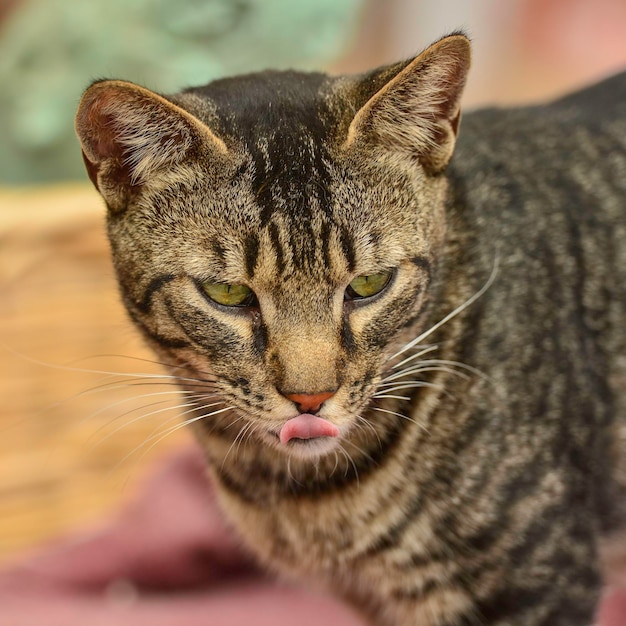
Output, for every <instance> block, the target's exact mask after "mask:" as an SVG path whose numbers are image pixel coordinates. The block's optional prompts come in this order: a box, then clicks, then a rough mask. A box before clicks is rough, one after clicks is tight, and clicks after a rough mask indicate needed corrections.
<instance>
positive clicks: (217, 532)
mask: <svg viewBox="0 0 626 626" xmlns="http://www.w3.org/2000/svg"><path fill="white" fill-rule="evenodd" d="M599 616H600V625H601V626H624V625H625V624H626V592H618V591H613V592H610V593H607V597H606V599H605V601H604V602H603V604H602V606H601V610H600V613H599ZM0 624H7V625H10V626H44V625H45V626H86V625H89V626H112V625H115V626H148V625H149V626H209V625H210V626H248V625H250V624H254V625H255V626H270V625H271V626H293V625H294V624H298V626H329V625H333V626H364V625H365V622H364V620H363V619H362V618H360V617H359V616H358V615H356V614H355V612H354V611H352V610H351V609H350V608H348V607H346V606H344V605H343V604H341V603H340V602H338V601H337V600H334V599H332V598H329V597H327V596H325V595H323V594H321V593H320V592H316V591H314V590H308V589H305V588H303V587H295V586H288V585H285V584H279V583H277V582H275V581H274V580H272V579H271V578H270V577H268V576H266V575H264V574H262V573H261V572H260V571H259V570H258V569H257V568H256V567H255V565H254V562H253V560H252V559H251V558H250V557H249V556H248V555H247V554H246V553H245V551H244V550H243V549H242V548H241V546H240V544H239V542H238V540H237V539H236V538H235V534H234V533H232V532H231V531H229V529H228V527H227V525H226V524H225V522H224V521H223V518H222V517H221V516H220V514H219V512H218V510H217V509H216V507H215V505H214V499H213V490H212V487H211V485H210V483H209V481H208V480H207V479H206V477H205V473H204V468H203V461H202V458H201V455H200V453H199V452H198V450H196V449H195V448H194V449H188V450H185V451H183V452H182V453H181V454H180V455H178V456H177V457H175V458H174V459H173V460H172V461H171V462H169V463H168V464H166V465H165V467H163V468H162V469H161V471H159V472H158V473H157V475H156V476H154V477H153V479H152V480H151V481H150V482H149V483H148V484H147V485H146V487H145V488H144V490H143V491H142V492H141V494H140V495H139V497H138V499H136V500H135V501H134V502H133V503H132V504H131V505H130V506H129V507H127V508H126V509H125V510H124V511H123V512H122V514H121V515H120V516H119V517H118V518H117V519H116V520H114V521H113V522H112V523H110V524H109V525H108V526H106V527H105V528H103V529H102V530H101V531H99V532H97V533H93V534H91V535H86V536H82V537H79V538H73V539H72V540H71V541H66V542H64V543H62V544H60V545H57V546H55V547H52V548H49V549H48V550H46V551H44V552H42V553H40V554H39V555H36V556H34V557H31V558H29V559H26V560H24V561H22V562H20V563H18V564H15V565H12V566H10V567H8V568H7V569H5V570H4V571H3V572H0Z"/></svg>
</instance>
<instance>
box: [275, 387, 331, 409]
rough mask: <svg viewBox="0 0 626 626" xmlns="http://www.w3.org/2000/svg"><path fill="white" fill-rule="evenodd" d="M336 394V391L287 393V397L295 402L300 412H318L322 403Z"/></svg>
mask: <svg viewBox="0 0 626 626" xmlns="http://www.w3.org/2000/svg"><path fill="white" fill-rule="evenodd" d="M334 395H335V392H334V391H327V392H324V393H286V394H285V398H289V399H290V400H292V401H293V402H295V403H296V405H297V406H298V410H299V411H300V413H317V411H319V410H320V407H321V406H322V404H323V403H324V402H326V400H328V399H329V398H332V397H333V396H334Z"/></svg>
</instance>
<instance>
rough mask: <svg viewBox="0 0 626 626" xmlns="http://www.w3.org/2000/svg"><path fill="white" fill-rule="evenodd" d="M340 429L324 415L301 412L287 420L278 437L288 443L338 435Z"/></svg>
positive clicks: (282, 442) (283, 442)
mask: <svg viewBox="0 0 626 626" xmlns="http://www.w3.org/2000/svg"><path fill="white" fill-rule="evenodd" d="M338 436H339V429H338V428H337V426H335V425H334V424H332V423H331V422H329V421H328V420H327V419H324V418H323V417H318V416H317V415H311V414H310V413H301V414H300V415H297V416H296V417H292V418H291V419H290V420H287V421H286V422H285V423H284V424H283V427H282V428H281V429H280V432H279V434H278V438H279V440H280V443H281V444H283V445H287V444H288V443H289V442H292V441H298V440H300V441H307V440H310V439H319V438H320V437H338Z"/></svg>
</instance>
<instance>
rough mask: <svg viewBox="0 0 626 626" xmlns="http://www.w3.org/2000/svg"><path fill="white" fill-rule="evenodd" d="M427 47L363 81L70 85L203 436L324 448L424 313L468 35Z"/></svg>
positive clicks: (352, 420)
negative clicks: (185, 87) (180, 89)
mask: <svg viewBox="0 0 626 626" xmlns="http://www.w3.org/2000/svg"><path fill="white" fill-rule="evenodd" d="M438 46H439V48H438V49H436V50H435V49H434V48H431V49H430V50H429V51H427V52H426V53H424V54H423V55H422V56H421V57H419V58H418V59H416V60H414V61H413V62H412V63H409V64H407V63H405V64H401V65H399V66H396V67H394V68H387V69H385V70H381V71H378V72H377V73H373V74H371V75H368V76H367V77H362V78H360V79H351V80H346V79H340V80H332V79H328V78H326V77H321V76H319V75H302V74H291V73H289V74H265V75H258V76H252V77H245V78H241V79H233V80H232V81H219V82H218V83H215V84H214V85H215V86H212V85H209V86H208V87H206V88H203V89H201V90H190V91H189V92H187V93H185V94H180V95H178V96H175V97H172V98H170V100H165V99H163V98H161V97H159V96H156V95H155V94H152V93H151V92H148V91H147V90H144V89H142V88H139V87H136V86H134V85H130V84H128V83H120V82H104V83H98V84H96V85H94V86H93V87H92V88H91V89H90V90H88V92H87V93H86V95H85V97H84V99H83V103H82V105H81V110H79V114H78V118H77V129H78V132H79V136H80V137H81V140H82V143H83V150H84V153H85V160H86V164H87V169H88V171H89V173H90V176H91V178H92V180H93V181H94V183H95V184H96V186H97V187H98V189H99V190H100V192H101V193H102V194H103V196H104V197H105V199H106V200H107V203H108V205H109V209H110V211H109V236H110V239H111V244H112V249H113V256H114V261H115V265H116V269H117V272H118V277H119V280H120V285H121V288H122V293H123V295H124V300H125V303H126V305H127V307H128V309H129V312H130V313H131V316H132V317H133V319H134V320H135V321H136V323H137V324H138V325H139V327H140V328H141V329H142V330H143V332H144V333H145V334H146V336H147V337H148V338H149V339H150V340H151V342H152V343H153V345H154V346H155V348H156V349H157V350H158V351H159V352H160V354H161V357H162V359H163V361H164V362H166V363H168V364H170V365H171V366H172V369H173V371H174V372H175V373H177V374H178V375H179V376H180V380H181V385H182V386H183V387H184V388H185V389H186V390H187V391H188V392H189V393H191V394H193V396H194V398H195V401H196V403H197V404H198V407H199V408H198V415H201V414H206V416H207V417H206V418H205V419H204V420H202V421H203V422H205V424H204V426H205V427H206V429H207V430H208V431H210V432H212V433H213V434H214V435H215V436H216V437H222V438H224V439H225V440H226V441H229V440H230V441H231V442H233V441H236V439H237V437H238V436H241V433H245V437H246V439H247V441H248V443H250V442H252V444H253V445H258V446H261V447H263V448H267V449H271V450H276V451H278V453H279V454H286V455H295V456H300V457H305V458H308V457H316V456H320V455H324V454H327V453H328V452H330V451H332V450H333V449H335V447H336V446H338V445H342V442H343V441H345V440H346V439H349V438H350V437H351V436H352V434H353V433H354V431H355V430H356V429H359V428H361V429H362V425H360V420H361V415H362V414H363V413H364V411H365V410H366V408H367V406H368V405H369V403H370V402H371V400H372V397H373V395H374V393H375V391H376V389H377V387H376V385H377V383H378V382H379V381H380V378H381V375H382V373H383V372H384V370H385V368H386V367H387V366H388V365H389V363H388V359H389V357H390V356H391V355H392V354H393V352H394V351H395V350H396V349H397V348H398V347H399V346H400V345H401V344H402V343H403V342H404V341H407V340H408V339H410V337H411V336H410V334H409V335H408V336H407V334H408V333H411V332H415V329H416V328H419V327H420V322H421V321H422V320H421V319H420V314H421V313H422V312H423V311H424V307H425V305H426V303H427V300H428V293H429V292H428V287H429V282H430V279H431V273H432V271H433V270H434V267H435V265H436V261H437V257H438V254H439V251H440V247H441V245H442V242H443V238H444V234H445V222H444V200H445V179H444V178H443V177H442V176H441V175H440V171H441V169H442V167H443V166H445V163H446V162H447V160H448V159H449V157H450V154H451V150H452V145H453V141H454V136H455V134H456V129H457V124H458V97H459V94H460V88H461V87H460V85H461V84H462V82H463V78H464V75H465V68H466V65H467V43H466V40H465V39H464V38H460V37H459V38H453V39H448V40H443V42H440V44H438ZM418 79H419V80H418ZM294 84H295V85H297V86H298V89H295V90H294V89H293V85H294ZM435 87H438V90H439V92H438V94H436V96H437V97H433V90H434V88H435ZM231 93H232V94H233V95H232V96H230V95H229V94H231ZM242 94H243V95H242ZM442 94H445V95H446V100H445V102H442V97H443V96H442ZM242 101H243V103H242ZM355 110H356V111H357V113H356V114H355V113H354V111H355Z"/></svg>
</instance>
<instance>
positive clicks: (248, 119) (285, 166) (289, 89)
mask: <svg viewBox="0 0 626 626" xmlns="http://www.w3.org/2000/svg"><path fill="white" fill-rule="evenodd" d="M327 80H328V78H327V77H326V76H325V75H323V74H317V73H302V72H261V73H258V74H250V75H246V76H238V77H234V78H228V79H222V80H218V81H214V82H213V83H210V84H209V85H206V86H205V87H201V88H195V89H191V90H189V92H190V93H195V94H197V95H200V96H201V97H205V98H209V99H210V100H211V102H213V104H214V105H215V107H216V111H215V113H216V115H217V118H218V119H217V125H218V128H217V129H216V130H217V132H218V134H222V135H224V136H226V137H232V138H233V139H235V140H237V141H240V142H241V143H243V145H244V147H245V149H246V151H247V152H248V153H249V154H250V156H251V160H252V163H251V168H252V172H251V174H252V192H253V193H254V195H255V198H256V201H257V203H258V205H259V207H260V209H261V214H260V218H261V225H262V226H264V225H266V224H268V223H269V222H270V220H271V218H272V215H273V214H274V213H275V212H276V211H285V212H287V213H288V214H293V215H297V214H298V213H300V214H302V215H303V216H304V215H306V214H307V213H308V212H310V210H311V207H312V206H313V205H315V204H319V205H320V207H321V208H322V210H330V202H331V199H330V196H329V187H330V185H329V173H328V167H327V163H328V161H329V159H328V151H327V145H328V142H329V140H330V135H331V134H332V130H333V129H334V128H336V127H337V121H336V120H335V118H334V116H333V115H332V113H331V111H330V110H329V109H328V107H327V105H326V103H325V100H324V98H323V97H322V95H321V94H322V92H323V89H324V85H325V83H326V81H327Z"/></svg>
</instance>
